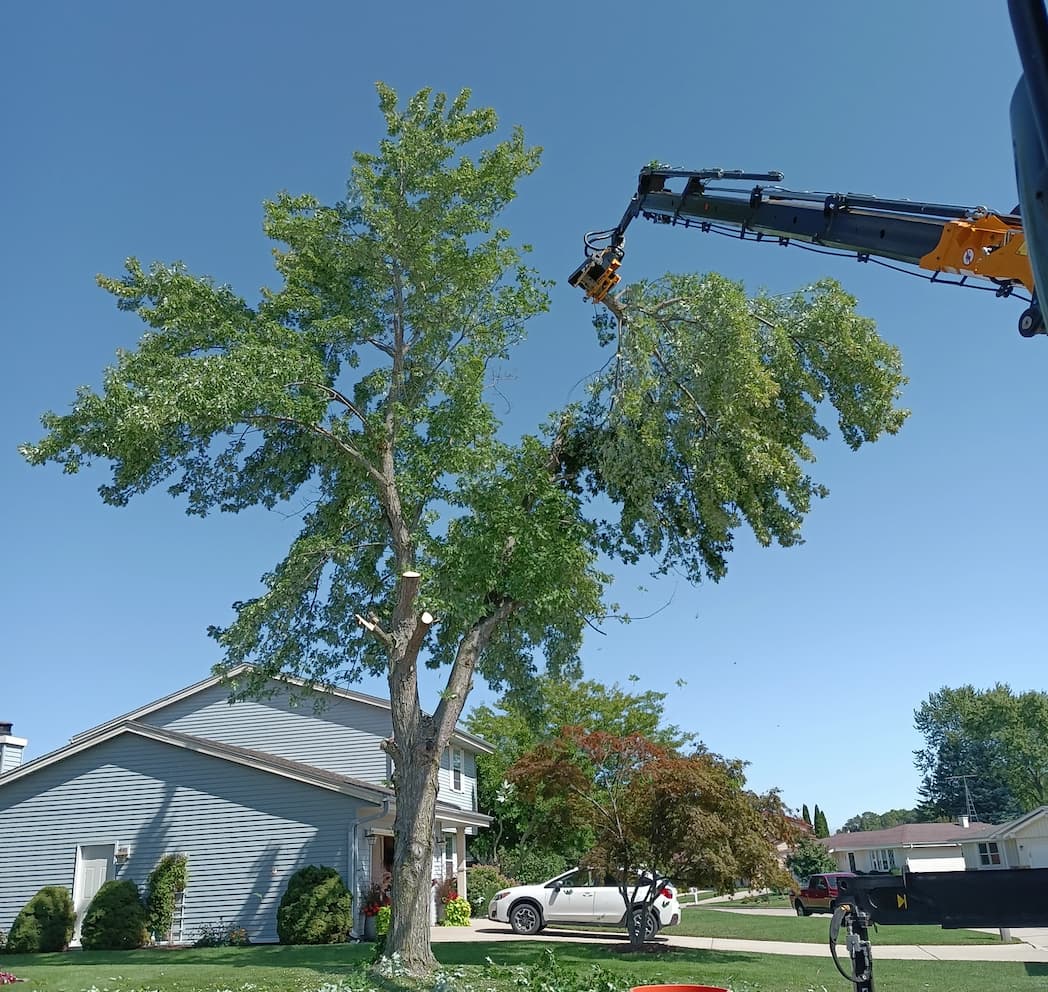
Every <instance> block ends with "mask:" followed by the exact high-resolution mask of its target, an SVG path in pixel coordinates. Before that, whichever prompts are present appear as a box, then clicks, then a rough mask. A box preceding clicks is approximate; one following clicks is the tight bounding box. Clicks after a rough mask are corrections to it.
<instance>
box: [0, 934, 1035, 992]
mask: <svg viewBox="0 0 1048 992" xmlns="http://www.w3.org/2000/svg"><path fill="white" fill-rule="evenodd" d="M622 946H623V945H622V943H621V942H617V943H615V944H608V943H603V942H601V941H599V939H595V941H594V943H593V944H549V943H545V942H530V941H529V942H524V941H521V942H501V943H496V942H491V943H485V942H483V941H477V940H470V941H463V942H461V943H446V944H445V943H440V944H436V945H434V948H433V950H434V953H435V954H436V956H437V958H438V960H439V961H440V962H441V965H442V968H443V977H442V978H441V979H437V978H435V979H434V980H431V981H429V982H426V983H423V984H422V985H421V986H417V985H413V984H411V983H407V982H404V981H400V980H396V979H385V980H383V979H376V978H373V977H371V976H370V975H369V974H368V973H367V971H366V969H365V962H366V961H367V959H368V958H369V956H370V953H371V948H370V947H367V946H360V945H338V946H330V947H269V946H264V947H235V948H234V947H224V948H209V949H206V950H181V951H123V952H118V951H114V952H94V953H91V952H73V953H69V954H47V955H37V956H16V955H5V956H4V957H2V958H0V970H4V971H13V972H14V973H15V974H16V975H18V976H19V977H20V978H25V979H26V980H27V981H26V984H24V985H19V986H16V988H17V989H18V990H20V992H106V990H108V992H226V990H228V992H350V990H362V989H375V990H377V992H406V990H409V989H417V988H422V989H425V990H427V992H430V990H433V992H521V989H524V988H532V989H539V988H545V989H549V990H555V992H623V990H625V989H628V988H629V987H630V986H632V985H636V984H660V983H661V984H674V983H701V984H707V985H715V986H716V985H719V986H724V987H730V988H731V989H733V990H734V992H822V989H823V988H825V989H827V990H829V992H834V990H836V989H841V990H843V992H848V990H849V989H850V988H851V986H849V985H847V984H846V983H845V981H844V979H842V978H841V977H840V975H838V974H837V972H836V971H835V970H834V968H833V964H832V962H831V961H829V959H823V958H802V957H785V956H778V955H762V954H750V953H729V952H719V951H700V950H674V951H672V952H666V953H661V954H658V955H655V954H646V955H644V956H643V957H642V958H640V959H638V958H635V957H632V956H630V955H627V954H624V953H623V952H622ZM549 948H552V949H553V953H555V963H552V962H551V960H550V959H549V958H548V957H547V954H548V949H549ZM487 960H490V962H492V964H491V965H488V964H486V963H485V962H486V961H487ZM875 968H876V971H875V977H876V981H877V983H878V987H879V988H881V989H883V990H885V992H929V990H930V989H947V990H949V992H987V990H993V992H1043V990H1044V989H1045V988H1046V986H1048V965H1045V964H1027V965H1024V964H1020V963H1013V962H1005V963H984V962H953V961H946V962H942V961H884V962H877V963H876V965H875Z"/></svg>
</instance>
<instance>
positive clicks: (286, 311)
mask: <svg viewBox="0 0 1048 992" xmlns="http://www.w3.org/2000/svg"><path fill="white" fill-rule="evenodd" d="M378 92H379V107H380V110H381V112H382V114H383V116H384V118H385V122H386V131H387V136H386V137H385V138H384V139H383V140H382V141H381V142H380V144H379V147H378V149H377V150H376V151H374V152H367V153H365V152H361V153H358V154H357V155H356V156H355V159H354V165H353V169H352V174H351V177H350V180H349V190H348V195H347V198H346V199H345V201H344V202H342V203H338V204H335V205H333V206H328V205H324V204H322V203H320V202H319V201H318V200H316V199H315V198H313V197H311V196H308V195H290V194H287V193H284V194H281V195H279V196H278V197H276V198H275V199H274V200H273V201H272V202H269V203H267V204H266V205H265V220H264V229H265V232H266V234H267V235H268V236H269V237H270V238H271V239H272V240H273V241H274V242H275V243H276V248H275V250H274V258H275V265H276V273H277V279H276V285H275V286H274V287H272V288H268V289H265V290H264V291H263V293H262V296H261V299H259V300H258V301H257V302H256V303H254V304H250V303H248V302H247V301H246V300H244V299H243V298H241V297H240V296H238V295H237V294H236V293H235V292H234V290H233V289H232V288H230V287H229V286H226V285H222V284H219V283H216V282H214V281H212V280H211V279H210V278H207V277H202V276H196V275H193V274H192V273H190V272H189V271H188V269H187V268H185V267H184V266H182V265H180V264H162V263H154V264H152V265H143V264H142V263H140V262H139V261H138V260H137V259H134V258H132V259H129V260H128V262H127V266H126V271H125V272H124V274H123V275H122V276H119V277H109V276H101V277H99V280H98V281H99V284H100V285H101V286H102V288H103V289H105V290H106V291H107V292H109V293H111V294H112V295H113V296H114V297H115V299H116V302H117V306H118V307H119V309H121V310H124V311H129V312H131V313H134V314H136V315H137V316H138V318H139V319H140V320H142V322H143V323H144V324H145V326H146V333H145V334H144V336H143V337H142V339H141V341H140V342H139V344H138V346H137V347H136V348H135V349H133V350H131V351H126V352H121V353H119V354H118V356H117V359H116V362H115V363H114V365H113V366H112V367H111V368H109V369H108V370H107V371H106V373H105V377H104V380H103V385H102V388H101V390H99V391H97V392H96V391H93V390H91V389H87V388H85V389H82V390H80V391H79V392H78V394H77V396H76V399H75V401H74V403H73V406H72V409H71V411H70V412H68V413H66V414H63V415H58V414H54V413H49V414H47V415H45V416H44V418H43V423H44V426H45V428H46V434H45V435H44V437H43V438H42V439H41V440H40V441H39V442H38V443H35V444H28V445H25V446H23V448H22V451H23V454H24V455H25V457H26V458H27V459H28V460H29V461H30V462H32V463H33V464H44V463H48V462H54V463H57V464H59V465H61V466H62V468H63V469H64V470H65V471H66V472H76V471H77V470H78V469H80V468H81V466H84V465H86V464H88V463H89V462H91V461H92V460H93V459H101V460H104V461H106V462H108V463H109V464H110V465H111V467H112V477H111V480H110V481H109V482H108V483H107V484H106V485H104V486H102V487H101V489H100V493H101V496H102V499H103V500H105V501H106V502H107V503H110V504H112V505H115V506H120V505H123V504H125V503H126V502H127V501H128V500H130V499H131V498H132V497H133V496H135V495H137V494H139V493H143V492H146V491H147V490H150V489H152V488H154V487H156V486H159V485H162V484H167V486H168V489H169V492H170V493H171V494H172V495H174V496H175V497H177V498H179V499H181V500H183V501H184V503H185V505H186V507H187V509H188V512H189V513H191V514H199V515H204V514H207V513H210V512H212V511H215V510H220V511H225V512H231V513H236V512H238V511H240V510H243V509H246V508H248V507H253V506H261V507H265V508H268V509H278V510H279V509H282V508H284V506H285V505H286V504H287V503H288V501H291V500H298V501H300V502H301V503H304V504H305V505H307V506H308V507H309V510H308V511H307V512H306V513H305V515H304V516H303V517H302V528H301V531H300V533H299V534H298V536H297V537H296V538H295V539H294V540H293V541H292V543H291V545H290V547H289V548H288V549H287V553H286V554H285V555H284V556H283V557H282V558H281V559H280V560H279V561H278V562H277V563H276V564H275V565H274V567H273V569H272V570H271V571H270V572H268V573H267V574H266V575H264V576H263V584H264V590H263V592H262V593H261V594H260V595H257V596H255V597H253V598H251V599H247V600H244V601H240V602H238V603H236V604H235V609H236V616H235V618H234V620H233V621H232V623H230V624H229V625H228V626H227V627H224V628H218V627H215V628H213V629H212V630H211V633H212V634H213V636H214V637H215V638H216V640H217V641H218V643H219V644H220V645H221V647H222V649H223V651H224V661H223V664H222V665H221V666H220V667H219V670H220V671H221V670H223V669H225V670H228V669H229V668H231V667H232V666H234V665H237V664H239V663H240V662H243V661H247V660H250V661H251V662H252V663H253V664H254V666H255V668H254V674H253V675H250V676H248V677H246V678H244V679H242V680H239V681H238V682H237V683H236V684H235V686H234V687H233V689H234V692H235V693H236V694H239V695H245V696H246V695H251V694H253V693H262V692H265V691H266V688H267V686H268V685H269V684H270V683H269V680H270V678H271V677H277V678H281V677H291V676H293V677H295V678H297V679H301V680H303V681H304V682H305V683H306V684H307V685H317V684H339V683H352V682H354V681H356V680H358V679H360V678H361V677H362V676H364V675H366V674H384V675H385V676H386V678H387V679H388V684H389V692H390V701H391V708H392V725H393V736H392V737H391V738H390V740H389V741H387V742H386V748H387V750H388V752H389V754H390V755H391V757H392V759H393V763H394V772H393V785H394V788H395V790H396V796H397V804H396V824H395V829H396V839H397V844H396V849H395V855H394V865H393V876H394V877H393V891H394V893H395V898H396V902H397V913H396V915H395V917H394V919H393V922H392V927H391V930H390V933H389V940H388V944H387V947H388V949H389V951H390V952H391V953H394V952H395V953H397V954H399V955H400V958H401V960H402V961H403V963H404V965H405V967H406V968H408V969H409V970H410V971H412V972H423V971H425V970H427V969H428V968H429V967H431V966H432V965H433V963H434V959H433V957H432V954H431V952H430V948H429V930H428V912H429V906H428V902H429V882H430V856H431V848H432V827H433V819H434V808H435V798H436V791H437V769H438V764H439V759H440V755H441V752H442V750H443V748H444V747H445V745H446V744H447V743H448V740H449V738H450V735H451V733H452V731H453V729H454V727H455V724H456V722H457V720H458V719H459V716H460V714H461V712H462V707H463V704H464V702H465V700H466V697H467V695H468V693H469V691H470V688H471V687H472V685H473V682H474V679H475V678H478V677H479V678H483V679H485V680H486V681H488V682H489V683H491V684H492V685H494V686H495V687H496V688H501V687H503V686H506V685H521V684H526V683H527V682H528V680H530V679H532V678H533V677H534V676H535V674H536V670H537V664H536V658H537V657H543V658H544V659H545V665H546V668H547V669H548V670H549V671H550V672H551V674H553V675H560V674H574V673H575V672H576V669H577V662H578V654H579V649H580V645H581V643H582V634H583V630H584V628H585V626H586V624H587V623H600V622H601V621H602V620H604V619H606V617H607V614H608V610H607V609H606V607H605V598H604V592H605V588H606V586H607V584H608V582H609V576H608V575H607V574H606V573H605V572H603V571H602V570H601V568H599V567H598V561H599V556H600V555H601V554H602V553H603V554H606V555H612V556H618V558H620V559H623V560H626V561H637V560H639V559H640V558H641V557H643V556H650V558H651V560H653V561H654V563H655V567H656V568H657V569H670V568H673V569H678V570H680V571H682V572H684V573H685V574H687V575H689V576H690V577H691V578H692V579H695V580H698V579H700V578H702V577H703V575H709V576H712V577H714V578H719V577H720V576H721V575H723V574H724V571H725V568H726V554H727V552H728V550H729V549H730V546H731V541H732V534H733V532H734V531H735V529H736V528H738V527H739V526H742V525H744V524H745V525H747V526H749V527H750V528H751V529H752V530H753V532H754V533H755V534H756V536H757V538H758V539H759V540H761V541H763V542H765V543H769V542H772V541H777V542H779V543H781V544H793V543H796V542H797V541H798V540H799V539H800V525H801V521H802V519H803V516H804V514H805V513H806V512H807V510H808V508H809V505H810V502H811V498H812V497H813V496H817V495H822V494H823V493H824V490H823V489H822V487H821V486H819V485H818V484H817V483H815V482H814V481H813V480H812V479H811V478H810V477H809V475H808V473H807V471H806V470H805V469H803V468H802V463H803V462H805V461H810V460H811V458H812V452H811V450H810V447H809V441H810V440H811V439H817V438H822V437H825V436H826V433H827V431H826V428H825V427H824V426H823V425H822V424H821V423H820V421H819V420H818V418H817V413H818V411H819V409H820V407H821V406H822V405H823V404H824V401H829V402H830V403H831V404H833V405H834V406H835V407H836V408H837V411H838V419H839V423H840V426H841V430H842V432H843V434H844V437H845V440H846V441H847V442H848V443H849V444H850V445H852V446H853V447H856V446H858V445H859V444H860V443H861V442H862V441H865V440H873V439H874V438H876V437H877V436H878V435H879V434H880V433H882V432H884V431H888V432H892V431H894V430H896V429H898V427H899V425H900V424H901V422H902V418H903V414H902V412H901V411H898V410H897V409H895V407H894V405H893V401H894V399H895V397H896V393H897V390H898V388H899V385H900V383H901V382H902V377H901V373H900V370H899V357H898V354H897V353H896V352H895V351H894V349H892V348H890V347H889V346H887V345H885V344H884V343H883V342H882V341H880V339H879V338H878V337H877V335H876V333H875V332H874V329H873V325H872V323H871V322H870V321H868V320H865V319H863V318H861V317H858V316H857V315H856V314H855V312H854V300H851V299H850V298H849V297H847V296H846V295H845V294H843V293H842V292H841V291H840V289H839V288H838V287H836V286H835V285H834V284H831V283H821V284H818V285H817V286H815V287H812V288H811V289H809V290H807V291H804V292H802V293H799V294H797V295H795V296H791V297H788V298H784V299H768V298H760V299H758V300H750V299H749V298H748V297H747V296H746V294H745V293H744V292H743V290H742V287H740V286H737V285H735V284H733V283H729V282H727V281H726V280H723V279H720V278H719V277H716V276H710V277H697V276H679V277H668V278H667V279H666V280H663V281H661V282H658V283H654V284H647V285H644V286H641V287H638V288H636V289H635V290H631V291H630V299H629V301H628V302H624V303H623V308H624V312H625V313H627V314H628V315H629V318H630V323H629V327H628V332H624V333H622V334H621V336H620V340H619V342H618V344H619V347H618V350H617V353H616V354H617V358H616V360H615V361H614V362H613V363H612V370H611V371H609V373H608V374H607V375H605V376H601V377H599V378H598V379H597V380H596V381H595V383H594V388H593V393H592V397H591V400H590V402H589V403H588V404H587V405H585V406H584V407H578V408H576V407H572V408H568V409H566V410H562V411H555V412H554V413H553V414H552V415H551V416H550V418H549V420H548V422H547V423H546V424H545V425H543V426H542V427H540V428H538V429H536V431H535V432H534V433H532V434H528V435H526V436H524V437H521V438H520V439H517V440H514V439H511V438H508V437H506V436H505V434H504V432H502V431H501V430H500V424H499V422H498V420H497V418H496V416H495V414H494V412H493V408H492V405H491V402H490V400H491V399H492V394H491V393H490V392H489V391H488V386H489V385H490V382H489V374H490V372H491V369H492V366H493V365H494V364H496V363H498V362H499V361H500V360H502V359H503V358H504V357H505V356H507V355H508V353H509V351H510V349H511V348H512V347H513V346H514V345H515V344H517V343H518V342H519V341H520V340H521V338H522V337H523V334H524V327H525V324H526V321H527V319H528V318H529V317H531V316H533V315H535V314H537V313H539V312H541V311H543V310H545V309H546V308H547V297H546V292H545V286H544V284H543V283H542V281H541V280H540V279H538V278H537V277H536V275H535V273H534V272H533V271H532V270H530V269H529V268H528V267H527V266H526V265H525V264H524V249H522V248H518V247H514V245H513V244H512V243H511V240H510V237H509V234H508V232H507V231H505V230H504V229H502V228H500V227H498V226H497V223H496V222H497V218H498V215H499V213H500V211H501V210H502V208H503V207H504V206H505V205H506V204H507V203H508V202H509V201H510V200H511V199H512V198H513V197H514V196H515V195H516V190H517V185H518V183H519V182H520V181H521V180H522V179H523V178H524V177H526V176H527V175H528V174H530V173H531V172H532V171H534V169H535V168H536V167H537V165H538V161H539V152H538V150H537V149H535V148H532V147H529V146H528V145H527V144H526V142H525V140H524V135H523V133H522V132H521V131H520V130H519V129H517V130H514V131H513V132H512V133H511V134H510V135H508V136H506V137H505V138H504V139H503V140H496V138H495V131H496V127H497V121H496V117H495V114H494V112H493V111H491V110H490V109H486V108H479V109H478V108H471V107H470V100H469V93H468V92H466V91H463V92H462V93H460V94H459V95H458V96H457V97H455V98H454V99H451V100H449V99H447V98H446V97H445V96H444V95H442V94H434V93H431V92H430V91H428V90H423V91H421V92H419V93H418V94H416V95H415V96H414V97H412V98H411V99H410V100H408V101H407V103H406V105H404V106H403V107H401V106H399V105H398V100H397V96H396V94H395V93H394V92H393V91H392V90H391V89H389V88H388V87H385V86H382V85H380V86H379V88H378ZM614 330H615V328H612V327H610V326H608V325H605V324H603V323H602V324H601V327H600V328H599V333H600V335H601V339H602V340H603V341H605V343H608V342H610V341H611V340H612V339H613V338H614V337H615V334H614V333H613V332H614ZM594 497H600V498H599V499H594ZM609 506H612V507H616V508H617V513H618V516H619V519H617V520H615V519H605V511H606V509H607V508H608V507H609ZM422 663H424V664H427V665H430V666H432V667H433V668H438V669H440V668H443V669H446V671H447V673H448V674H447V681H446V684H445V687H444V689H443V691H442V693H441V695H440V699H439V702H438V703H437V705H436V707H435V708H434V709H433V711H432V713H427V712H424V711H423V708H422V705H421V701H420V698H419V692H418V683H417V672H418V665H419V664H422Z"/></svg>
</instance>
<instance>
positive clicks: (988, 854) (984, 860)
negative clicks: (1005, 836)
mask: <svg viewBox="0 0 1048 992" xmlns="http://www.w3.org/2000/svg"><path fill="white" fill-rule="evenodd" d="M1000 863H1001V851H1000V848H998V846H997V842H996V841H989V842H988V843H986V844H980V845H979V865H980V866H981V867H983V868H989V867H992V866H993V865H999V864H1000Z"/></svg>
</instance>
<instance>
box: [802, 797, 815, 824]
mask: <svg viewBox="0 0 1048 992" xmlns="http://www.w3.org/2000/svg"><path fill="white" fill-rule="evenodd" d="M801 819H802V820H804V822H805V823H807V824H808V826H809V827H810V826H813V824H812V822H811V813H809V812H808V804H807V803H805V804H804V809H803V811H802V812H801Z"/></svg>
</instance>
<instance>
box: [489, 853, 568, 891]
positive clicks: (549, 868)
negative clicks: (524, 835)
mask: <svg viewBox="0 0 1048 992" xmlns="http://www.w3.org/2000/svg"><path fill="white" fill-rule="evenodd" d="M500 862H501V864H502V870H503V871H504V872H505V873H506V874H507V875H508V876H509V877H510V878H515V879H516V880H517V882H518V883H519V884H520V885H534V884H535V883H536V882H545V881H546V880H547V879H550V878H554V877H556V876H557V875H560V874H562V873H563V872H565V871H567V870H568V869H569V868H570V867H571V865H569V864H568V862H567V861H565V859H564V858H563V857H561V855H559V854H555V853H553V852H552V851H533V850H531V849H530V848H527V847H523V846H521V847H513V848H510V850H508V851H506V852H505V853H504V854H503V855H502V858H501V859H500Z"/></svg>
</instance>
